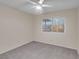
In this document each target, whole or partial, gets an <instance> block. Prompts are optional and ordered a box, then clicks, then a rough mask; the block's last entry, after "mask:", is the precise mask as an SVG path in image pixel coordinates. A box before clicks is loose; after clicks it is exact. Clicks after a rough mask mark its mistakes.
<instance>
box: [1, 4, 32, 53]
mask: <svg viewBox="0 0 79 59" xmlns="http://www.w3.org/2000/svg"><path fill="white" fill-rule="evenodd" d="M32 27H33V26H32V16H31V15H29V14H25V13H23V12H20V11H17V10H15V9H13V8H10V7H6V6H4V5H0V54H1V53H4V52H6V51H8V50H10V49H14V48H16V47H18V46H21V45H23V44H26V43H28V42H30V41H32V38H33V37H32Z"/></svg>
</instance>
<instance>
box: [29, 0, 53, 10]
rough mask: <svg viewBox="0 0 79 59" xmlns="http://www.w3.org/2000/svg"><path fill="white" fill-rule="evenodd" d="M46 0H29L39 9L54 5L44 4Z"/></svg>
mask: <svg viewBox="0 0 79 59" xmlns="http://www.w3.org/2000/svg"><path fill="white" fill-rule="evenodd" d="M44 1H45V0H39V1H38V2H37V3H36V2H34V1H31V0H28V2H29V3H31V4H33V8H36V9H37V10H42V9H43V8H47V7H52V6H51V5H48V4H44Z"/></svg>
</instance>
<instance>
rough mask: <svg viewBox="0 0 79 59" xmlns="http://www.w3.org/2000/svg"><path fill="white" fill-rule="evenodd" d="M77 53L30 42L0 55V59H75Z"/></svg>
mask: <svg viewBox="0 0 79 59" xmlns="http://www.w3.org/2000/svg"><path fill="white" fill-rule="evenodd" d="M77 57H78V55H77V51H76V50H73V49H68V48H64V47H59V46H55V45H49V44H44V43H40V42H35V41H33V42H31V43H28V44H26V45H24V46H21V47H19V48H16V49H14V50H11V51H8V52H6V53H4V54H1V55H0V59H77Z"/></svg>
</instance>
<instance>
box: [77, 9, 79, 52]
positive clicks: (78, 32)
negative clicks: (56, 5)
mask: <svg viewBox="0 0 79 59" xmlns="http://www.w3.org/2000/svg"><path fill="white" fill-rule="evenodd" d="M77 43H78V44H77V46H78V53H79V8H78V41H77Z"/></svg>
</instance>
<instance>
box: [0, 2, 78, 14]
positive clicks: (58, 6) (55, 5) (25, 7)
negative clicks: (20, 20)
mask: <svg viewBox="0 0 79 59" xmlns="http://www.w3.org/2000/svg"><path fill="white" fill-rule="evenodd" d="M28 1H29V0H0V4H5V5H7V6H10V7H13V8H16V9H18V10H21V11H24V12H28V13H31V14H40V13H39V11H38V10H36V9H35V8H33V6H34V5H33V4H31V3H30V2H28ZM31 1H34V2H38V1H39V0H31ZM44 4H49V5H51V6H52V7H49V8H43V11H42V13H46V12H51V11H58V10H63V9H71V8H77V7H79V0H45V1H44Z"/></svg>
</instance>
